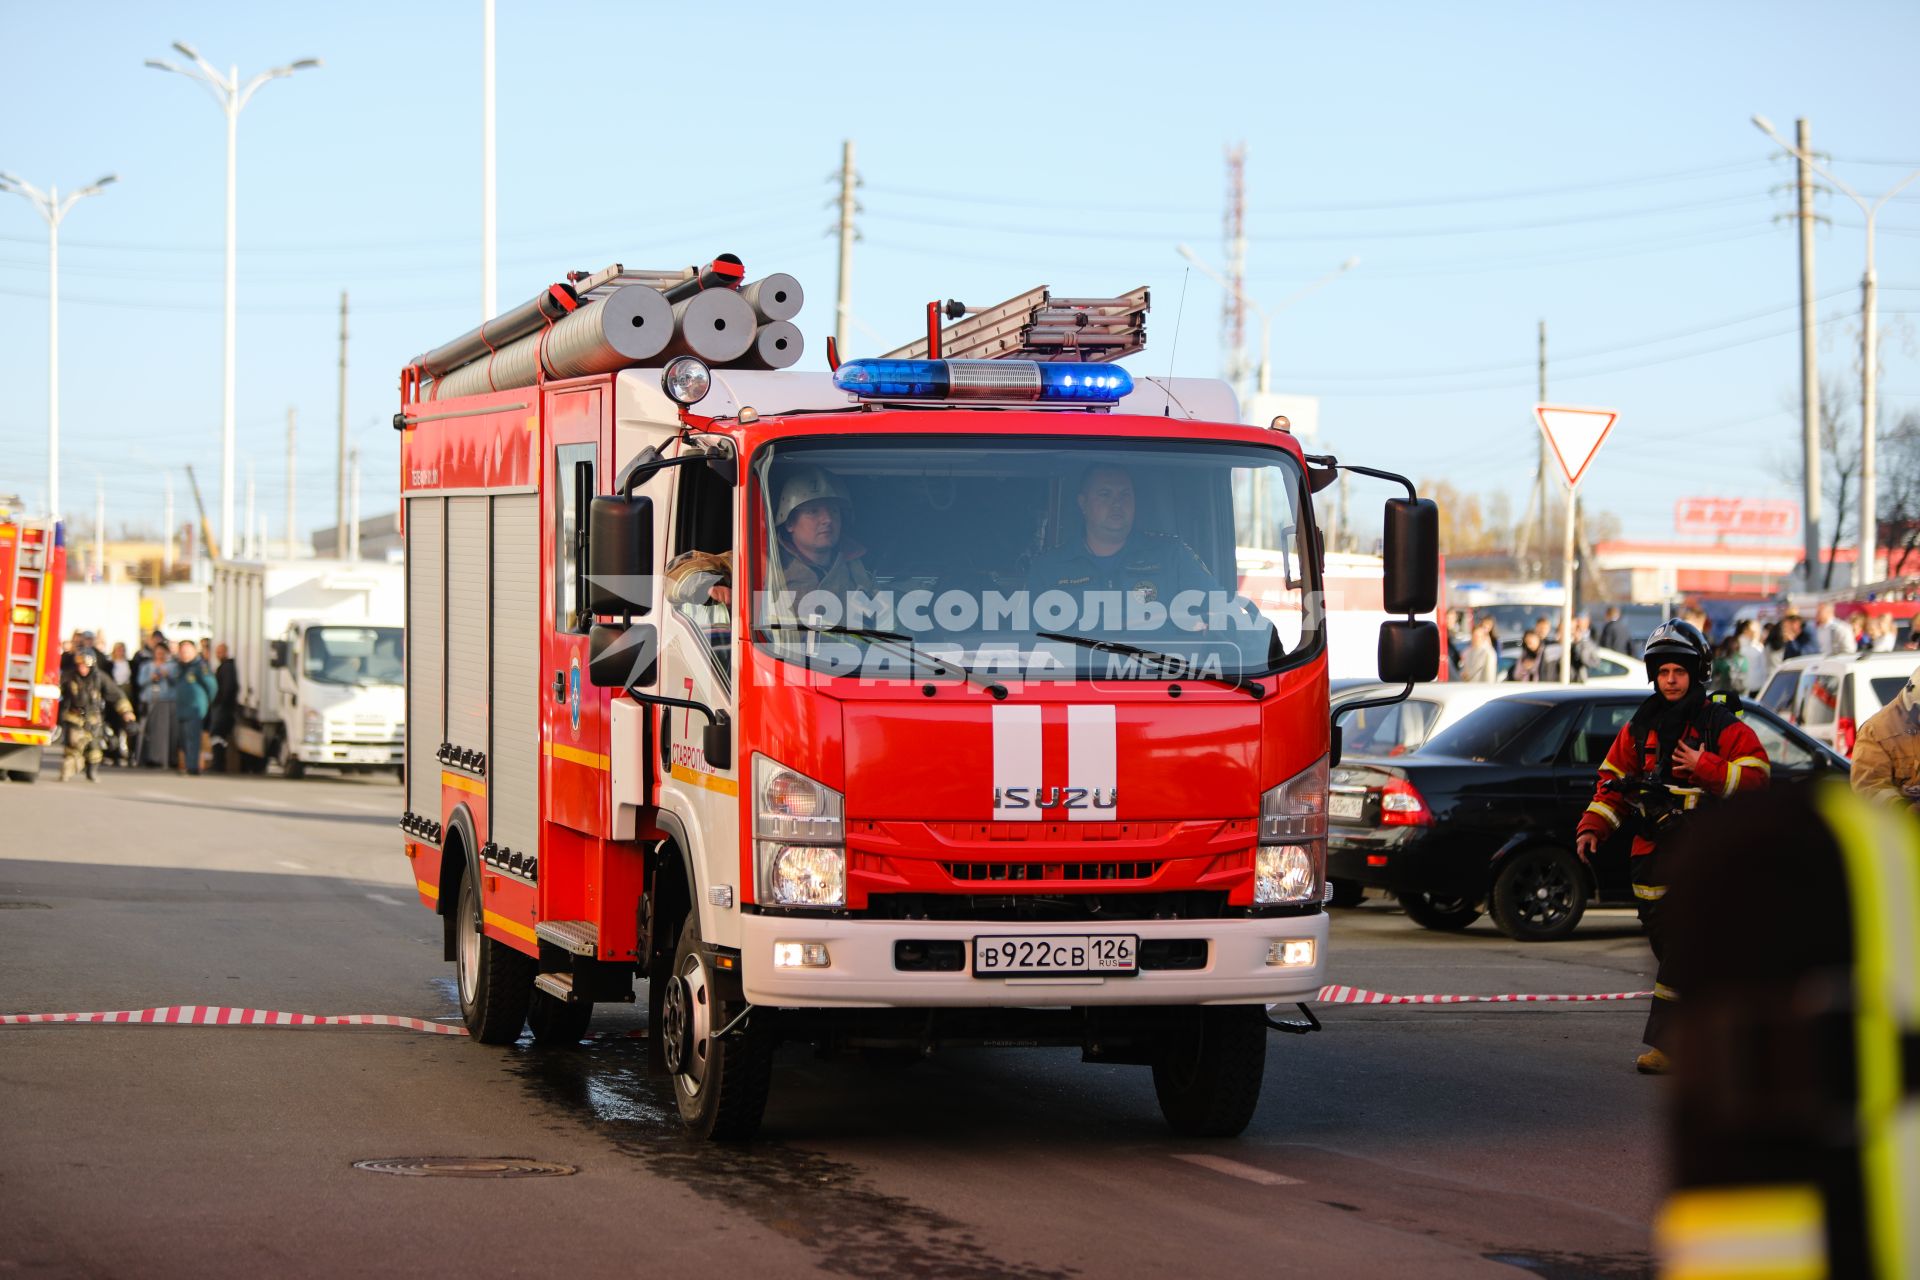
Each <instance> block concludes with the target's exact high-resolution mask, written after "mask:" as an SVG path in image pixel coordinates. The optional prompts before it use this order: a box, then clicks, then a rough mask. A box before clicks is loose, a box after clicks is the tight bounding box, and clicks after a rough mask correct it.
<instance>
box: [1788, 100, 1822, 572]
mask: <svg viewBox="0 0 1920 1280" xmlns="http://www.w3.org/2000/svg"><path fill="white" fill-rule="evenodd" d="M1794 136H1795V140H1796V141H1797V142H1798V144H1799V150H1798V152H1797V153H1796V154H1795V156H1794V167H1795V169H1796V171H1797V172H1796V175H1795V182H1794V187H1795V190H1796V192H1797V193H1798V196H1799V199H1798V201H1797V208H1798V212H1797V213H1796V214H1795V215H1794V216H1795V217H1797V218H1798V219H1799V220H1800V450H1801V457H1802V468H1801V472H1802V474H1801V482H1800V505H1801V508H1802V512H1801V519H1800V526H1801V533H1802V534H1803V535H1804V537H1805V539H1806V551H1805V555H1806V558H1807V586H1808V587H1809V588H1811V587H1812V586H1813V583H1814V575H1815V574H1816V573H1817V572H1818V571H1819V566H1820V369H1819V361H1818V357H1817V356H1816V355H1815V351H1816V343H1815V339H1816V337H1817V336H1818V334H1817V332H1816V322H1815V320H1814V317H1813V221H1814V218H1813V168H1812V166H1811V165H1809V164H1808V163H1807V157H1808V156H1810V155H1812V154H1813V142H1812V140H1811V130H1810V129H1809V128H1808V126H1807V122H1806V121H1805V120H1804V119H1803V120H1798V121H1796V122H1795V133H1794Z"/></svg>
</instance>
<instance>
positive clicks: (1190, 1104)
mask: <svg viewBox="0 0 1920 1280" xmlns="http://www.w3.org/2000/svg"><path fill="white" fill-rule="evenodd" d="M1193 1015H1194V1016H1193V1018H1192V1020H1191V1023H1190V1025H1188V1026H1187V1027H1185V1028H1183V1029H1181V1030H1179V1031H1172V1032H1168V1033H1167V1034H1166V1035H1165V1036H1164V1037H1163V1038H1162V1039H1161V1041H1160V1046H1159V1049H1158V1051H1157V1052H1156V1053H1155V1054H1154V1058H1153V1091H1154V1093H1155V1094H1156V1095H1157V1096H1158V1097H1159V1099H1160V1114H1162V1115H1164V1116H1165V1117H1166V1118H1167V1124H1168V1125H1170V1126H1171V1127H1172V1129H1173V1131H1174V1132H1175V1133H1177V1134H1180V1135H1181V1136H1182V1137H1188V1138H1231V1137H1233V1136H1234V1135H1236V1134H1238V1133H1239V1132H1240V1131H1241V1130H1243V1129H1245V1128H1246V1127H1247V1125H1248V1123H1249V1122H1251V1121H1252V1119H1253V1111H1254V1108H1255V1107H1256V1106H1257V1105H1259V1102H1260V1080H1261V1077H1262V1076H1263V1075H1264V1074H1265V1072H1266V1067H1267V1022H1266V1011H1265V1010H1264V1009H1262V1008H1260V1007H1259V1006H1258V1005H1220V1006H1213V1007H1209V1008H1202V1009H1195V1010H1193Z"/></svg>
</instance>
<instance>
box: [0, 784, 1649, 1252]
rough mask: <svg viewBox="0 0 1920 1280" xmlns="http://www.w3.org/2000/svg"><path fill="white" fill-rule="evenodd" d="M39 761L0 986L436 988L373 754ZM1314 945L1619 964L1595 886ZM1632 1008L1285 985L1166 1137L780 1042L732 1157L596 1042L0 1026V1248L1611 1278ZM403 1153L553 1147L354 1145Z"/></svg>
mask: <svg viewBox="0 0 1920 1280" xmlns="http://www.w3.org/2000/svg"><path fill="white" fill-rule="evenodd" d="M52 762H53V758H52V757H49V769H48V771H47V772H46V773H45V774H43V777H42V780H41V781H40V783H39V784H37V785H34V786H22V785H18V784H12V785H0V1012H56V1011H87V1010H111V1009H139V1008H145V1007H149V1006H156V1005H176V1004H204V1005H233V1006H241V1007H248V1008H262V1009H274V1010H286V1011H292V1012H304V1013H390V1014H404V1015H410V1016H415V1017H422V1018H446V1017H447V1016H448V1015H450V1014H452V1013H453V1012H454V998H453V993H452V980H451V967H450V966H449V965H446V964H444V963H443V962H442V961H441V960H440V959H439V955H440V949H439V948H440V943H439V922H438V920H437V918H435V917H434V916H433V915H431V914H430V913H429V912H427V911H426V910H425V909H423V908H421V907H420V906H418V905H417V904H416V902H415V899H414V897H413V895H412V893H411V892H410V890H409V881H408V877H407V864H406V861H405V859H404V858H402V857H401V853H400V834H399V832H398V831H397V830H396V829H395V827H394V825H393V823H394V819H395V818H396V816H397V814H398V810H399V807H400V790H399V788H398V787H397V786H395V785H394V784H393V783H392V782H391V781H380V780H370V779H369V780H339V779H329V778H325V777H313V778H309V779H306V780H303V781H300V782H287V781H283V780H280V779H277V778H223V777H205V778H197V779H187V778H179V777H174V776H172V775H162V774H158V773H153V772H125V771H108V772H107V773H106V774H105V775H104V776H103V778H102V780H101V781H100V782H99V783H97V784H88V783H86V782H84V781H75V782H72V783H68V784H65V785H61V784H59V783H58V782H57V781H56V779H57V772H56V771H54V770H53V769H52ZM1332 962H1333V966H1334V979H1335V980H1336V981H1338V982H1342V983H1349V984H1353V985H1358V986H1365V987H1369V988H1372V989H1375V990H1382V991H1393V992H1436V991H1440V992H1444V991H1452V992H1485V993H1491V992H1501V991H1621V990H1635V989H1639V988H1642V987H1644V986H1647V985H1649V972H1650V957H1649V956H1648V953H1647V950H1646V946H1645V943H1644V942H1643V941H1642V939H1641V937H1640V934H1639V929H1638V926H1637V925H1636V924H1635V923H1634V921H1633V919H1632V917H1631V915H1629V914H1626V913H1619V912H1604V913H1596V914H1593V915H1590V916H1589V917H1588V919H1587V921H1586V922H1584V923H1583V924H1582V926H1581V929H1580V931H1579V933H1578V934H1577V935H1576V936H1575V937H1574V938H1573V939H1571V940H1569V941H1567V942H1564V943H1559V944H1552V945H1544V946H1525V947H1523V946H1520V945H1517V944H1513V943H1509V942H1507V941H1506V940H1505V939H1503V938H1501V937H1500V936H1499V935H1497V934H1495V933H1493V932H1492V930H1491V929H1490V928H1489V927H1488V926H1486V925H1485V923H1484V922H1483V923H1482V924H1480V925H1478V926H1476V927H1475V928H1474V929H1472V930H1470V931H1469V932H1468V933H1466V934H1464V935H1439V934H1431V933H1427V932H1425V931H1423V930H1421V929H1419V928H1417V927H1415V926H1414V925H1412V924H1411V923H1410V922H1408V921H1407V920H1406V919H1405V917H1404V916H1402V915H1400V914H1399V912H1398V911H1396V910H1394V909H1393V908H1392V907H1391V905H1390V904H1385V903H1369V904H1367V905H1365V906H1363V907H1361V908H1360V909H1359V910H1357V911H1350V912H1343V913H1339V914H1337V915H1336V918H1335V924H1334V939H1333V950H1332ZM1644 1013H1645V1006H1644V1005H1643V1004H1639V1003H1633V1004H1619V1005H1605V1004H1601V1005H1562V1006H1544V1007H1525V1006H1502V1007H1486V1006H1478V1007H1474V1006H1468V1007H1459V1006H1454V1007H1444V1006H1442V1007H1426V1008H1392V1007H1369V1008H1362V1007H1348V1006H1342V1007H1333V1008H1326V1009H1323V1010H1321V1011H1320V1017H1321V1019H1322V1021H1323V1022H1324V1023H1325V1028H1326V1029H1325V1031H1324V1033H1322V1034H1318V1035H1310V1036H1281V1035H1277V1034H1276V1035H1275V1036H1274V1038H1273V1043H1272V1044H1271V1046H1270V1049H1271V1052H1270V1055H1269V1062H1268V1068H1267V1079H1266V1088H1265V1093H1264V1096H1263V1100H1262V1104H1261V1109H1260V1112H1259V1114H1258V1116H1257V1117H1256V1119H1255V1121H1254V1125H1253V1127H1252V1128H1251V1129H1250V1130H1249V1131H1248V1133H1247V1134H1246V1135H1245V1136H1244V1137H1242V1138H1240V1139H1238V1140H1236V1141H1230V1142H1191V1141H1186V1140H1182V1139H1177V1138H1174V1137H1173V1136H1171V1135H1170V1134H1169V1133H1168V1132H1167V1130H1166V1129H1165V1128H1164V1127H1163V1125H1162V1123H1161V1120H1160V1117H1159V1113H1158V1110H1157V1108H1156V1106H1155V1104H1154V1099H1153V1087H1152V1082H1151V1080H1150V1078H1149V1076H1148V1073H1147V1072H1146V1070H1145V1069H1144V1068H1137V1067H1119V1066H1087V1065H1083V1064H1082V1063H1080V1062H1079V1060H1078V1054H1077V1053H1074V1052H1072V1051H1069V1050H1029V1051H997V1052H996V1051H977V1052H973V1051H969V1052H956V1053H952V1054H949V1055H944V1056H941V1057H936V1058H935V1059H933V1060H931V1061H928V1062H925V1063H921V1064H918V1065H916V1066H913V1067H911V1068H907V1069H894V1070H884V1069H881V1068H878V1067H873V1066H869V1065H865V1064H861V1063H850V1062H842V1061H819V1060H816V1059H815V1058H814V1057H813V1056H812V1055H811V1053H810V1052H808V1051H806V1050H804V1049H800V1048H796V1047H788V1048H786V1049H783V1050H782V1051H781V1056H780V1058H779V1060H778V1071H777V1075H776V1079H775V1086H774V1096H773V1101H772V1103H771V1105H770V1107H769V1109H768V1115H767V1124H766V1129H765V1135H764V1139H763V1140H762V1141H761V1142H760V1143H759V1144H757V1145H756V1146H754V1147H752V1148H750V1149H746V1150H729V1149H716V1148H711V1147H704V1146H701V1145H698V1144H694V1143H691V1142H689V1141H687V1140H686V1139H684V1138H682V1137H681V1136H680V1134H679V1132H678V1130H677V1121H675V1120H674V1119H673V1115H672V1112H673V1107H672V1100H671V1096H670V1094H669V1092H668V1090H667V1088H666V1085H665V1084H664V1082H662V1081H659V1080H656V1079H653V1078H651V1077H649V1076H648V1075H647V1074H646V1064H645V1053H644V1047H645V1046H644V1044H643V1043H642V1042H641V1041H639V1040H638V1039H635V1038H629V1037H621V1038H609V1039H604V1040H599V1041H596V1042H594V1043H592V1044H589V1045H586V1046H583V1047H580V1048H578V1049H569V1050H560V1051H539V1052H536V1051H534V1050H533V1049H531V1048H530V1047H528V1046H526V1045H524V1044H523V1045H521V1046H516V1047H509V1048H505V1049H491V1048H486V1047H483V1046H480V1045H476V1044H473V1043H471V1042H469V1041H467V1040H466V1039H464V1038H461V1037H454V1036H437V1035H426V1034H420V1033H414V1032H407V1031H399V1030H379V1029H367V1030H361V1029H334V1028H327V1029H313V1030H271V1029H258V1028H244V1027H242V1028H186V1027H137V1026H119V1027H114V1026H64V1027H63V1026H33V1027H0V1099H3V1100H0V1274H4V1275H16V1274H17V1275H26V1276H136V1275H137V1276H175V1275H178V1276H206V1275H249V1276H251V1275H275V1276H307V1275H313V1276H319V1275H338V1274H347V1273H364V1274H399V1275H412V1274H420V1275H427V1274H435V1275H445V1274H461V1273H463V1272H466V1271H468V1270H469V1269H471V1271H472V1272H473V1273H475V1274H487V1275H522V1274H524V1275H552V1274H556V1273H561V1272H571V1273H574V1274H592V1275H601V1274H614V1273H622V1274H632V1273H641V1272H644V1271H650V1270H656V1269H661V1268H666V1269H671V1270H673V1271H679V1272H680V1273H681V1274H712V1273H713V1272H714V1271H715V1270H717V1269H721V1268H732V1267H739V1266H752V1267H754V1268H756V1269H758V1270H760V1271H761V1272H762V1273H763V1274H767V1275H780V1276H786V1275H794V1274H807V1273H818V1274H830V1275H852V1276H872V1277H883V1276H884V1277H895V1276H898V1277H906V1276H926V1275H934V1276H942V1277H976V1276H978V1277H987V1276H1022V1277H1050V1276H1089V1277H1106V1276H1153V1275H1182V1276H1185V1275H1202V1276H1205V1275H1248V1274H1261V1275H1302V1276H1306V1275H1311V1276H1316V1277H1325V1276H1379V1275H1388V1274H1401V1275H1418V1276H1422V1277H1451V1276H1487V1277H1499V1276H1516V1275H1526V1274H1534V1275H1542V1276H1553V1277H1563V1278H1573V1277H1601V1276H1604V1277H1622V1276H1641V1275H1648V1274H1650V1267H1649V1260H1648V1256H1647V1236H1648V1223H1649V1221H1650V1220H1651V1217H1652V1214H1653V1210H1654V1207H1655V1205H1656V1203H1657V1200H1658V1197H1659V1195H1660V1188H1661V1185H1662V1181H1663V1177H1664V1174H1663V1169H1662V1158H1661V1150H1662V1147H1661V1140H1660V1132H1659V1121H1660V1108H1661V1104H1662V1090H1663V1088H1664V1083H1663V1082H1661V1081H1657V1080H1650V1079H1646V1078H1642V1077H1640V1076H1637V1075H1635V1074H1634V1072H1633V1067H1632V1059H1633V1055H1634V1053H1635V1052H1637V1050H1638V1047H1639V1046H1638V1040H1639V1027H1640V1021H1641V1019H1642V1018H1643V1017H1644ZM644 1025H645V1019H644V1014H643V1013H642V1012H641V1011H639V1010H637V1009H635V1008H631V1007H620V1008H616V1009H613V1010H611V1011H608V1012H605V1016H600V1015H596V1021H595V1028H596V1030H606V1031H639V1030H641V1029H642V1028H644ZM420 1156H442V1157H445V1156H462V1157H498V1156H513V1157H520V1158H527V1159H535V1160H543V1161H554V1162H558V1163H561V1164H565V1165H571V1166H574V1167H576V1168H577V1170H578V1172H577V1173H575V1174H573V1175H571V1176H558V1177H542V1178H520V1179H512V1180H499V1179H478V1178H442V1177H395V1176H387V1175H382V1174H376V1173H371V1172H367V1171H364V1170H360V1169H356V1168H355V1167H354V1163H355V1162H356V1161H363V1160H372V1159H383V1158H401V1157H420ZM683 1268H684V1269H685V1270H684V1271H682V1270H681V1269H683Z"/></svg>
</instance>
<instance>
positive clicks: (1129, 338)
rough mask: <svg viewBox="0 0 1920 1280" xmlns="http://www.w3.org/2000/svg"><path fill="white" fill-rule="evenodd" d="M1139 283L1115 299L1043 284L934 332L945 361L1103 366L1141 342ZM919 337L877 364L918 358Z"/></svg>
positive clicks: (922, 352)
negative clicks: (1075, 294) (1059, 292)
mask: <svg viewBox="0 0 1920 1280" xmlns="http://www.w3.org/2000/svg"><path fill="white" fill-rule="evenodd" d="M1150 305H1151V299H1150V298H1149V296H1148V293H1147V289H1146V286H1145V285H1142V286H1141V287H1140V288H1138V289H1135V290H1133V291H1132V292H1130V293H1125V294H1122V295H1121V296H1119V297H1117V298H1056V297H1054V296H1053V294H1052V293H1050V292H1049V291H1048V289H1047V287H1046V286H1045V285H1040V286H1038V287H1036V288H1032V289H1029V290H1027V291H1026V292H1025V293H1022V294H1018V295H1016V296H1015V297H1012V298H1008V299H1007V300H1006V301H1005V302H1002V303H999V304H997V305H995V306H991V307H982V308H980V309H978V310H971V311H969V310H968V309H967V308H965V307H963V306H962V305H961V304H959V303H950V304H948V314H953V313H954V310H955V309H956V308H957V309H958V310H959V311H960V312H961V313H963V318H962V319H959V320H956V321H955V322H954V323H952V324H950V325H948V326H947V327H946V328H944V329H942V330H941V331H940V357H941V358H942V359H946V360H1085V361H1092V362H1098V363H1106V362H1108V361H1112V360H1118V359H1120V357H1122V356H1126V355H1131V354H1132V353H1133V352H1135V351H1138V350H1140V349H1141V348H1142V347H1144V346H1146V344H1147V309H1148V307H1149V306H1150ZM927 351H928V344H927V340H926V339H925V338H919V339H916V340H915V341H913V342H909V343H908V344H907V345H906V346H904V347H896V348H895V349H894V350H892V351H889V352H887V353H886V355H884V356H881V357H880V358H881V359H882V360H924V359H926V358H927Z"/></svg>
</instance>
